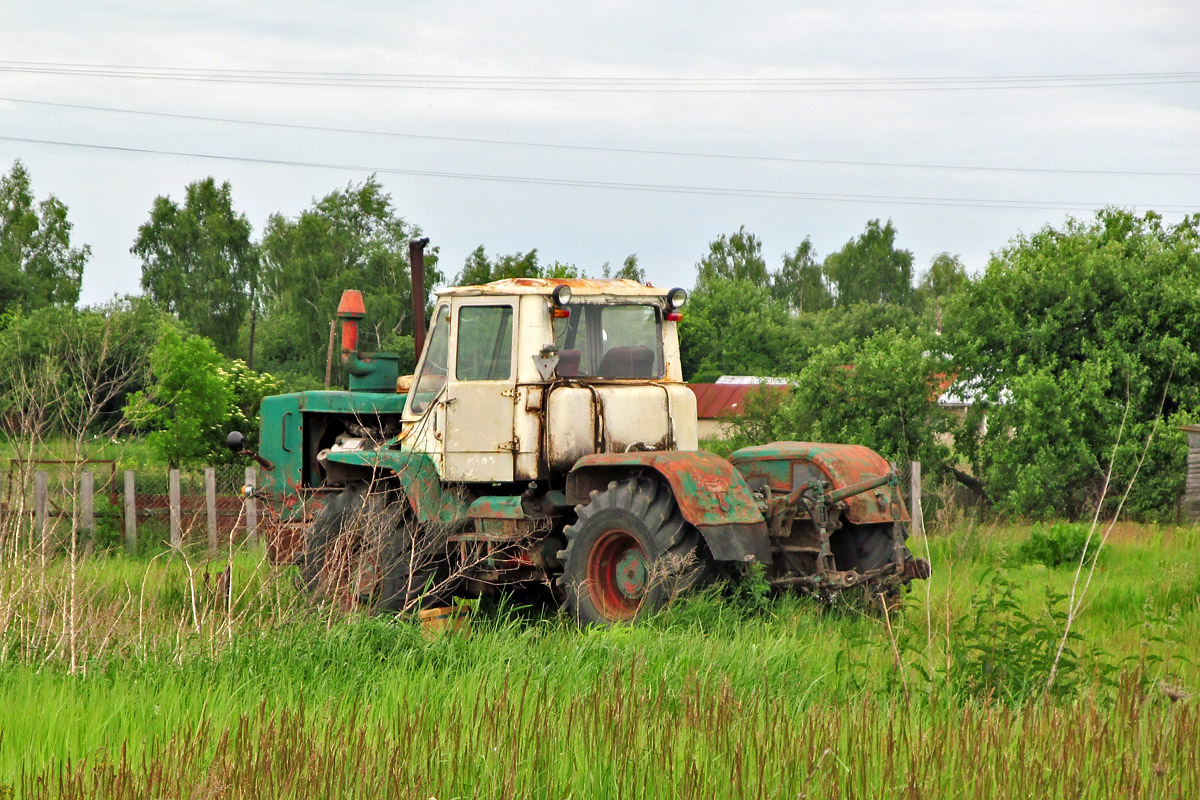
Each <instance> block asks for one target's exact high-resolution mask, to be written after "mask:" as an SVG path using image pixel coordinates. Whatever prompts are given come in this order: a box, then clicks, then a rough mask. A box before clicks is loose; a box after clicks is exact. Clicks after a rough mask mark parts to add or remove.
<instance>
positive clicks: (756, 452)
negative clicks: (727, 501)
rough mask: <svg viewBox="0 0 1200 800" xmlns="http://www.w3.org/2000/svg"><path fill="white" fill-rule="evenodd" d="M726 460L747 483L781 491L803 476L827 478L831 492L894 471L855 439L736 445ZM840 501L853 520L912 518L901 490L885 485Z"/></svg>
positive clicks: (814, 478)
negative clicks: (827, 442)
mask: <svg viewBox="0 0 1200 800" xmlns="http://www.w3.org/2000/svg"><path fill="white" fill-rule="evenodd" d="M729 461H730V462H731V463H732V464H733V466H734V467H736V468H737V470H738V472H740V473H741V474H742V475H743V476H744V477H745V479H746V482H747V483H748V484H749V485H750V486H753V487H755V488H759V487H761V486H763V485H764V484H765V485H768V486H770V487H771V491H773V492H782V493H784V494H786V493H787V492H790V491H791V490H792V489H794V488H796V487H797V486H800V485H801V484H802V483H804V482H806V481H811V480H821V481H825V482H826V483H827V484H828V488H829V490H830V491H836V490H838V489H843V488H845V487H847V486H853V485H854V484H856V483H861V482H863V481H866V480H870V479H872V478H877V477H881V476H884V475H887V474H888V473H890V472H891V471H892V465H891V464H889V463H888V461H887V459H885V458H884V457H883V456H881V455H879V454H878V453H876V452H875V451H874V450H872V449H870V448H869V447H863V446H862V445H859V444H818V443H815V442H771V443H770V444H764V445H758V446H756V447H743V448H742V449H741V450H736V451H734V453H733V454H732V455H731V456H729ZM843 502H844V503H845V504H846V518H847V519H848V520H849V521H850V522H853V523H855V524H856V525H867V524H872V523H879V522H908V521H909V519H910V518H909V515H908V509H907V508H905V506H904V496H903V493H902V492H900V491H899V489H897V488H895V487H892V486H888V485H886V484H885V485H883V486H879V487H878V488H876V489H874V490H872V491H868V492H862V493H860V494H856V495H853V496H851V497H848V498H846V499H845V500H844V501H843Z"/></svg>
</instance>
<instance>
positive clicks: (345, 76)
mask: <svg viewBox="0 0 1200 800" xmlns="http://www.w3.org/2000/svg"><path fill="white" fill-rule="evenodd" d="M0 72H8V73H23V74H38V75H60V76H76V77H80V76H82V77H94V78H120V79H136V80H159V81H163V80H166V81H192V82H195V81H198V82H207V83H251V84H263V85H276V86H277V85H289V86H307V87H315V86H328V87H343V88H347V87H353V88H385V89H436V90H443V91H549V92H633V93H640V92H653V93H663V92H672V93H675V92H680V93H698V92H701V93H726V92H727V93H743V92H751V93H757V92H776V93H778V92H787V93H803V92H912V91H981V90H1013V89H1072V88H1092V87H1112V86H1153V85H1172V84H1186V83H1198V82H1200V72H1183V71H1181V72H1114V73H1081V74H1049V75H976V76H970V75H967V76H932V77H929V76H927V77H890V78H889V77H864V78H858V77H783V76H775V77H772V76H740V77H723V78H722V77H678V76H634V77H621V76H537V75H469V74H463V75H445V74H441V75H439V74H420V73H382V72H381V73H370V72H321V71H307V72H306V71H288V70H238V69H216V68H195V67H147V66H131V65H106V64H80V63H56V62H46V61H0Z"/></svg>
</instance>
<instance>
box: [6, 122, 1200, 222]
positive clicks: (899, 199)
mask: <svg viewBox="0 0 1200 800" xmlns="http://www.w3.org/2000/svg"><path fill="white" fill-rule="evenodd" d="M0 141H7V142H20V143H25V144H40V145H51V146H55V147H74V148H84V149H89V150H105V151H110V152H122V153H138V154H152V155H165V156H178V157H183V158H203V159H212V160H218V161H232V162H241V163H251V164H270V165H274V166H285V167H304V168H311V169H333V170H341V171H353V172H370V173H383V174H387V175H409V176H416V177H425V178H448V179H454V180H468V181H484V182H493V183H515V184H528V185H537V186H565V187H571V188H587V189H616V190H623V191H640V192H658V193H668V194H689V195H711V196H719V197H747V198H762V199H774V200H812V201H822V202H847V203H861V202H875V203H892V204H896V205H918V206H949V207H962V208H1015V209H1036V210H1043V211H1094V210H1096V209H1099V208H1103V207H1105V206H1109V205H1114V204H1112V203H1072V202H1060V201H1041V200H990V199H971V198H956V197H921V196H907V195H871V194H849V193H825V192H797V191H781V190H771V189H740V188H731V187H721V186H687V185H676V184H659V183H630V182H618V181H593V180H578V179H569V178H538V177H530V176H519V175H489V174H485V173H469V172H446V171H437V170H416V169H399V168H395V167H375V166H363V165H354V164H335V163H329V162H314V161H293V160H285V159H273V158H253V157H250V156H231V155H220V154H215V153H192V152H185V151H180V150H160V149H152V148H142V147H127V146H120V145H102V144H90V143H84V142H64V141H54V140H49V139H34V138H26V137H20V136H0ZM1136 207H1138V208H1153V209H1156V210H1160V211H1168V212H1175V211H1179V212H1184V213H1187V212H1191V211H1194V210H1195V209H1194V208H1192V207H1190V206H1176V205H1159V204H1136Z"/></svg>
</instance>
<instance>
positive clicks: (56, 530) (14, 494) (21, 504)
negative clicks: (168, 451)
mask: <svg viewBox="0 0 1200 800" xmlns="http://www.w3.org/2000/svg"><path fill="white" fill-rule="evenodd" d="M247 485H250V486H253V487H257V486H258V473H257V471H256V470H255V469H254V468H253V467H249V468H248V467H243V466H241V465H235V464H222V465H216V466H213V467H201V468H196V469H186V470H138V471H132V470H119V469H118V468H117V465H116V464H115V462H112V461H102V460H82V461H54V460H40V461H30V460H18V459H13V460H11V461H10V462H9V464H8V470H7V475H6V481H5V485H4V494H3V499H2V500H0V527H2V528H3V530H5V531H17V532H20V533H24V534H27V535H28V537H29V540H30V542H31V543H34V542H40V543H41V546H42V548H43V549H44V550H47V551H51V552H52V551H54V550H55V549H58V548H62V547H64V546H66V543H76V544H78V543H79V542H83V546H84V547H86V548H87V549H88V550H94V549H112V548H116V547H120V546H123V547H124V548H125V549H126V550H127V551H128V552H131V553H145V552H150V551H155V550H159V549H161V548H162V547H164V546H173V547H182V546H187V545H204V546H207V547H208V548H209V549H211V550H215V549H217V548H219V547H228V546H232V545H236V544H240V543H242V542H243V541H245V540H247V539H249V540H250V541H251V542H253V541H255V540H256V539H257V536H258V524H259V511H260V509H259V502H258V500H257V498H256V497H255V496H254V495H253V493H250V494H249V495H247V494H246V493H245V492H244V491H243V487H245V486H247Z"/></svg>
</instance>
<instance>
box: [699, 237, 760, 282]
mask: <svg viewBox="0 0 1200 800" xmlns="http://www.w3.org/2000/svg"><path fill="white" fill-rule="evenodd" d="M696 270H697V276H696V286H697V289H699V288H700V287H702V286H706V285H708V284H710V283H712V282H714V281H718V280H721V281H744V282H747V283H750V284H753V285H754V286H755V287H759V288H763V287H766V286H767V285H768V283H769V279H770V276H769V274H768V272H767V262H766V261H765V260H763V255H762V242H761V241H760V240H759V238H758V237H757V236H755V235H754V234H753V233H749V232H747V231H746V226H745V225H743V226H742V227H740V228H738V231H737V233H734V234H730V235H728V236H726V235H725V234H721V235H720V236H718V237H717V238H716V239H715V240H713V241H712V242H711V243H710V244H709V246H708V253H707V254H706V255H705V256H704V258H702V259H700V261H699V263H697V264H696Z"/></svg>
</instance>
